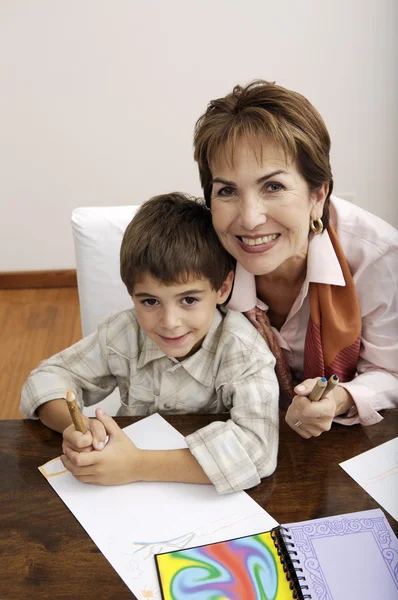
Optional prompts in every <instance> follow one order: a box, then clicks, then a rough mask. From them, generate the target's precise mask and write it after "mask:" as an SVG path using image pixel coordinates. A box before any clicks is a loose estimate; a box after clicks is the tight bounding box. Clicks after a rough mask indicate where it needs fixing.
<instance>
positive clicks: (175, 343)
mask: <svg viewBox="0 0 398 600" xmlns="http://www.w3.org/2000/svg"><path fill="white" fill-rule="evenodd" d="M158 336H159V337H160V339H161V340H163V342H164V343H165V344H169V345H170V346H178V344H181V343H183V342H185V340H186V339H187V337H188V336H189V331H188V333H184V335H180V336H178V337H173V338H171V337H165V336H164V335H160V333H158Z"/></svg>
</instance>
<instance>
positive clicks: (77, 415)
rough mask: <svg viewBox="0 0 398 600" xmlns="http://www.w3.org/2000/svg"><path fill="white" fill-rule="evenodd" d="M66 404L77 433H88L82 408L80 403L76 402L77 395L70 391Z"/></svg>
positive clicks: (67, 394)
mask: <svg viewBox="0 0 398 600" xmlns="http://www.w3.org/2000/svg"><path fill="white" fill-rule="evenodd" d="M66 404H67V406H68V409H69V414H70V416H71V417H72V421H73V425H74V426H75V429H76V431H80V432H81V433H86V431H87V430H86V426H85V425H84V421H83V417H82V413H81V412H80V408H79V405H78V403H77V402H76V397H75V394H74V393H73V392H72V391H71V390H68V391H67V392H66Z"/></svg>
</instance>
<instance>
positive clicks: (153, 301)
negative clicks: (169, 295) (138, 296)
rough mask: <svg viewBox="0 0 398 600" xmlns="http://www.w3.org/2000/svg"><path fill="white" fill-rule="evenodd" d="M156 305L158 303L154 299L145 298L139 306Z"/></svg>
mask: <svg viewBox="0 0 398 600" xmlns="http://www.w3.org/2000/svg"><path fill="white" fill-rule="evenodd" d="M157 303H158V301H157V300H156V299H155V298H146V299H145V300H142V302H141V304H142V305H143V306H156V305H157Z"/></svg>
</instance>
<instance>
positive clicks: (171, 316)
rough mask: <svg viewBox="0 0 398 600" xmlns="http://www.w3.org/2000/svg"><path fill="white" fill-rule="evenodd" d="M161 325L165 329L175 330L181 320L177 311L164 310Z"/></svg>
mask: <svg viewBox="0 0 398 600" xmlns="http://www.w3.org/2000/svg"><path fill="white" fill-rule="evenodd" d="M162 325H163V327H164V328H165V329H175V328H176V327H179V325H181V319H180V316H179V313H178V311H177V310H164V311H163V315H162Z"/></svg>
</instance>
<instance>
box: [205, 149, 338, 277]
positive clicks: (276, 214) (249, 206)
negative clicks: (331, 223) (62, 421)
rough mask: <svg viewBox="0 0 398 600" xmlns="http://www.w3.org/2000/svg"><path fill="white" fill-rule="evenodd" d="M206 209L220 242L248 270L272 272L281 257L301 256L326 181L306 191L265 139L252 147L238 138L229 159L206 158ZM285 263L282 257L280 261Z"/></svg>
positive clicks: (293, 168)
mask: <svg viewBox="0 0 398 600" xmlns="http://www.w3.org/2000/svg"><path fill="white" fill-rule="evenodd" d="M211 168H212V175H213V189H212V196H211V210H212V214H213V223H214V227H215V229H216V231H217V233H218V236H219V238H220V240H221V243H222V244H223V246H224V247H225V248H226V249H227V250H228V252H229V253H230V254H232V256H234V257H235V258H236V259H237V260H238V261H239V262H240V263H241V264H242V266H243V267H244V268H245V269H246V270H247V271H249V272H250V273H253V274H254V275H266V274H268V273H272V272H273V271H275V270H276V269H278V267H280V266H281V265H283V264H284V263H285V261H289V259H293V261H291V262H292V263H293V264H294V262H295V260H294V259H295V258H303V257H304V258H305V256H306V254H307V247H308V232H309V222H310V217H311V218H316V217H321V216H322V212H323V204H324V201H325V197H326V194H327V185H326V184H325V185H323V186H322V188H321V190H319V191H318V192H315V193H314V194H310V192H309V188H308V185H307V182H306V181H305V179H304V178H303V177H302V176H301V175H300V173H299V171H298V170H297V167H296V165H295V164H294V163H292V162H289V161H288V162H286V160H285V155H284V152H283V150H282V149H281V148H279V147H278V146H276V145H275V144H274V143H272V142H269V143H266V144H265V145H264V146H263V148H262V154H261V153H257V156H256V154H255V153H254V151H253V150H252V148H251V146H250V145H249V144H247V143H245V142H243V141H242V142H241V143H238V144H237V146H236V148H235V151H234V160H233V165H231V164H228V161H227V160H226V159H225V158H222V159H221V158H220V160H219V161H217V162H214V163H212V165H211ZM288 264H289V263H285V265H284V266H285V267H287V266H288Z"/></svg>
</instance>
